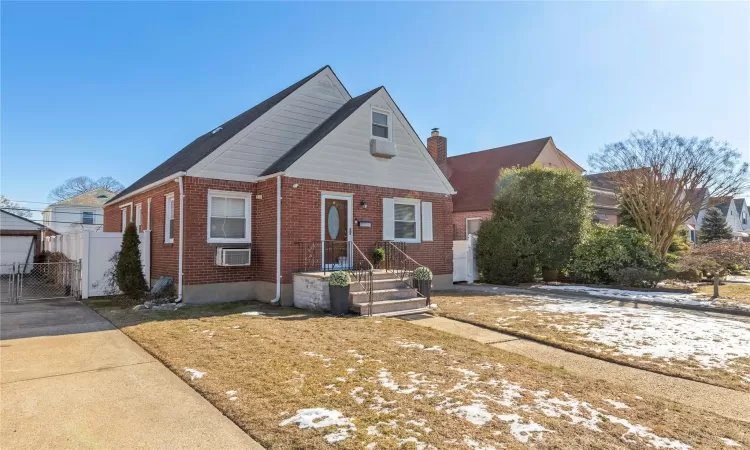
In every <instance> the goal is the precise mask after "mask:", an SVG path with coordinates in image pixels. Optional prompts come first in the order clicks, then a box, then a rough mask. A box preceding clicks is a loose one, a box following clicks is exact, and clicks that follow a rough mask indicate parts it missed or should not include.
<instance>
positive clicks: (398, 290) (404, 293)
mask: <svg viewBox="0 0 750 450" xmlns="http://www.w3.org/2000/svg"><path fill="white" fill-rule="evenodd" d="M372 278H373V287H372V315H373V316H401V315H408V314H416V313H422V312H426V311H429V308H428V307H427V299H425V298H424V297H419V296H418V295H417V291H416V290H414V289H412V288H410V287H409V286H407V284H406V283H404V282H403V281H401V280H399V279H398V278H396V275H395V274H394V273H392V272H386V271H385V270H375V271H374V272H373V275H372ZM350 286H351V287H350V293H349V299H350V302H351V306H350V308H349V309H350V310H351V311H352V312H354V313H356V314H359V315H362V316H367V315H370V304H369V302H370V299H369V296H368V293H367V292H366V291H365V290H364V289H363V287H362V286H361V285H360V284H359V283H358V282H357V280H356V279H352V283H351V285H350Z"/></svg>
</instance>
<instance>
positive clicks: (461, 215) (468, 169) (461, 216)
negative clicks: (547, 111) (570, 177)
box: [427, 128, 583, 240]
mask: <svg viewBox="0 0 750 450" xmlns="http://www.w3.org/2000/svg"><path fill="white" fill-rule="evenodd" d="M427 148H428V150H429V152H430V154H431V155H432V157H433V159H435V161H436V162H437V163H438V166H439V167H440V169H441V170H442V171H443V173H445V175H446V176H447V178H448V180H449V181H450V183H451V185H452V186H453V187H454V188H455V189H456V191H457V193H456V195H454V196H453V215H452V218H453V231H454V238H455V239H456V240H462V239H466V235H467V233H471V234H475V233H476V231H477V230H478V229H479V225H480V224H481V221H482V220H486V219H489V218H490V217H491V216H492V213H491V212H490V209H491V206H492V199H493V198H494V197H495V194H496V193H497V188H498V186H497V181H498V179H499V178H500V174H501V172H502V171H503V170H505V169H509V168H512V167H528V166H532V165H538V166H542V167H560V168H566V169H571V170H574V171H576V172H578V173H582V172H583V168H582V167H581V166H579V165H578V164H576V163H575V162H574V161H573V160H572V159H570V158H569V157H568V156H567V155H566V154H565V153H563V152H562V151H561V150H560V149H558V148H557V146H555V143H554V141H553V140H552V138H551V137H546V138H542V139H536V140H533V141H528V142H521V143H518V144H513V145H506V146H504V147H497V148H492V149H489V150H483V151H479V152H474V153H466V154H463V155H457V156H451V157H448V140H447V139H446V138H445V137H444V136H440V133H439V131H438V129H437V128H435V129H433V130H432V135H431V136H430V137H429V138H428V139H427Z"/></svg>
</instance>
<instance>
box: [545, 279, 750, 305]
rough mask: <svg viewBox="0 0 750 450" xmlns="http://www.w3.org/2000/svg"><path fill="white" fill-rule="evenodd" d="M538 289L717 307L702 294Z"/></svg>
mask: <svg viewBox="0 0 750 450" xmlns="http://www.w3.org/2000/svg"><path fill="white" fill-rule="evenodd" d="M536 289H545V290H550V291H563V292H576V293H583V294H586V295H595V296H600V297H609V298H616V299H619V300H625V301H633V302H636V301H648V302H656V303H665V304H675V305H689V306H703V307H709V308H710V307H712V306H715V304H714V303H715V302H714V301H713V300H712V299H710V298H708V297H706V296H703V295H700V294H681V293H679V292H659V291H631V290H627V289H610V288H598V287H590V286H577V285H550V286H538V287H537V288H536ZM732 306H735V307H738V308H743V309H750V305H743V304H738V303H735V304H733V305H732Z"/></svg>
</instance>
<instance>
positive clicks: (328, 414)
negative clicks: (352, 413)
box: [279, 408, 357, 444]
mask: <svg viewBox="0 0 750 450" xmlns="http://www.w3.org/2000/svg"><path fill="white" fill-rule="evenodd" d="M291 424H297V426H298V427H299V428H300V429H303V430H304V429H306V428H327V427H340V428H339V429H338V430H336V432H334V433H331V434H327V435H326V436H325V439H326V441H328V442H329V443H331V444H333V443H335V442H341V441H343V440H344V439H346V438H347V437H349V431H356V430H357V427H355V426H354V424H353V423H352V420H351V419H349V418H348V417H344V415H343V414H341V413H340V412H339V411H336V410H333V409H325V408H307V409H300V410H297V414H295V415H294V416H292V417H290V418H288V419H286V420H282V421H281V423H279V426H282V427H285V426H287V425H291Z"/></svg>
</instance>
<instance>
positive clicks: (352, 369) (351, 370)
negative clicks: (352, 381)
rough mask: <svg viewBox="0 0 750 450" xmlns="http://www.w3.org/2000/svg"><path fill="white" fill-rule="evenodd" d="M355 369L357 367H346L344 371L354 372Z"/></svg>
mask: <svg viewBox="0 0 750 450" xmlns="http://www.w3.org/2000/svg"><path fill="white" fill-rule="evenodd" d="M356 371H357V369H355V368H354V367H349V368H348V369H346V373H354V372H356Z"/></svg>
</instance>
